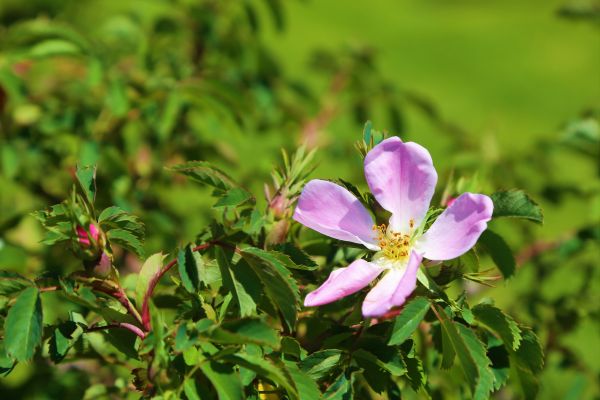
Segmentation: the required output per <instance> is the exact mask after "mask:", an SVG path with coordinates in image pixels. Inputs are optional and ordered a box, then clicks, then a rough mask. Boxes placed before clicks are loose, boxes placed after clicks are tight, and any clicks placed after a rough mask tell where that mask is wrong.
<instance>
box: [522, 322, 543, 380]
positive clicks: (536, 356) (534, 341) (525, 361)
mask: <svg viewBox="0 0 600 400" xmlns="http://www.w3.org/2000/svg"><path fill="white" fill-rule="evenodd" d="M521 330H522V340H521V345H520V346H519V348H518V349H517V350H516V352H515V357H516V359H517V361H518V364H519V365H520V366H521V367H523V368H527V369H529V370H530V371H532V372H533V373H535V374H538V373H540V372H542V369H543V368H544V352H543V350H542V346H541V344H540V341H539V339H538V337H537V335H536V334H535V333H534V332H533V331H532V330H531V329H527V328H523V327H521Z"/></svg>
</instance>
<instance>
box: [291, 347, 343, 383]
mask: <svg viewBox="0 0 600 400" xmlns="http://www.w3.org/2000/svg"><path fill="white" fill-rule="evenodd" d="M342 355H343V352H342V350H338V349H327V350H321V351H316V352H314V353H312V354H310V355H309V356H307V357H306V358H305V359H304V360H302V361H301V362H300V363H299V364H298V365H299V367H300V369H301V370H302V372H304V373H305V374H307V375H308V376H309V377H310V378H311V379H314V380H320V379H321V378H323V377H324V376H325V375H327V374H328V373H329V372H330V371H331V370H332V369H333V368H335V367H336V366H338V364H339V363H340V360H341V359H342Z"/></svg>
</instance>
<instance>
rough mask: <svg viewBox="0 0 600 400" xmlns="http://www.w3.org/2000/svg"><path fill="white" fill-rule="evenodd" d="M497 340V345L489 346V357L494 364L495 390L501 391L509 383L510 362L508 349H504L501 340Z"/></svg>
mask: <svg viewBox="0 0 600 400" xmlns="http://www.w3.org/2000/svg"><path fill="white" fill-rule="evenodd" d="M494 339H495V338H494ZM496 340H497V343H493V344H492V343H490V344H488V357H489V358H490V360H491V362H492V366H491V369H492V373H493V374H494V390H499V389H500V388H502V386H504V385H505V384H506V382H507V381H508V377H509V373H510V360H509V355H508V351H507V350H506V347H504V345H503V344H502V342H501V341H500V340H499V339H496Z"/></svg>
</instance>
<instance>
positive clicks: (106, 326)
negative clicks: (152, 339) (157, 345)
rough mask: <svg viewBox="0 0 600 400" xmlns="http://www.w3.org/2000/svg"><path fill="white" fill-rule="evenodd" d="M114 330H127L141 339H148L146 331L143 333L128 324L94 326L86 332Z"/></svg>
mask: <svg viewBox="0 0 600 400" xmlns="http://www.w3.org/2000/svg"><path fill="white" fill-rule="evenodd" d="M113 328H123V329H127V330H128V331H130V332H133V333H135V334H136V335H137V336H138V337H140V338H141V339H144V338H145V337H146V333H145V332H144V331H142V330H141V329H140V328H139V327H137V326H135V325H133V324H128V323H127V322H118V323H116V324H108V325H102V326H92V327H90V328H88V329H86V332H96V331H102V330H104V329H113Z"/></svg>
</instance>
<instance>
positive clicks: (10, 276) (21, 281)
mask: <svg viewBox="0 0 600 400" xmlns="http://www.w3.org/2000/svg"><path fill="white" fill-rule="evenodd" d="M28 286H33V282H31V281H30V280H29V279H27V278H25V277H24V276H22V275H20V274H18V273H16V272H11V271H0V296H11V295H14V294H16V293H19V292H20V291H21V290H23V289H25V288H26V287H28Z"/></svg>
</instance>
